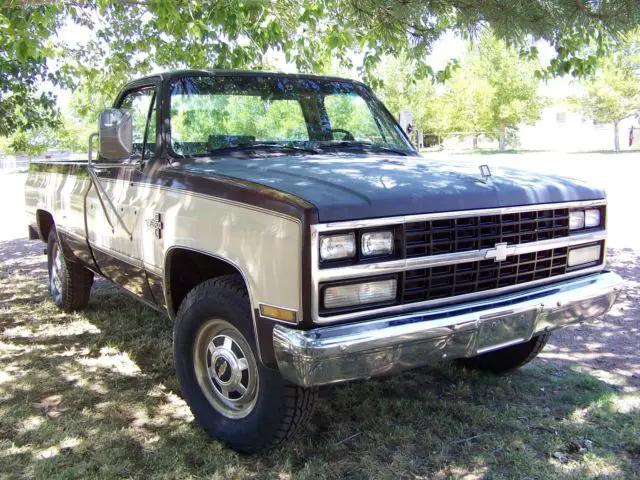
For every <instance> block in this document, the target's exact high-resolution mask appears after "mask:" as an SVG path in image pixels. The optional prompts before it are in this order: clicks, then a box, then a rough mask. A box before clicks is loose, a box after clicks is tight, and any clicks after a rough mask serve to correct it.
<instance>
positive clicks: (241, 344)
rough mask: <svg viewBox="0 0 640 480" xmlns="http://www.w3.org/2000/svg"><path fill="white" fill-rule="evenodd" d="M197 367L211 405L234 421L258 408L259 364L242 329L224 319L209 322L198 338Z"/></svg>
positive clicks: (195, 354) (197, 372)
mask: <svg viewBox="0 0 640 480" xmlns="http://www.w3.org/2000/svg"><path fill="white" fill-rule="evenodd" d="M194 368H195V372H196V377H197V379H198V383H199V385H200V388H201V389H202V391H203V393H204V394H205V396H206V397H207V400H209V403H211V405H212V406H213V407H214V408H215V409H216V410H217V411H219V412H220V413H222V414H223V415H225V416H227V417H230V418H241V417H245V416H247V415H248V414H249V413H250V412H251V411H252V410H253V407H254V406H255V403H256V398H257V393H258V383H257V372H258V369H257V365H256V361H255V359H254V357H253V353H252V351H251V348H250V347H249V345H248V344H247V343H246V341H245V340H244V338H242V335H241V334H240V332H239V331H238V330H236V329H235V328H234V327H232V326H231V325H230V324H229V323H228V322H226V321H224V320H219V319H215V320H209V321H207V322H206V323H205V324H204V325H203V326H202V327H201V328H200V330H199V332H198V335H197V336H196V342H195V351H194Z"/></svg>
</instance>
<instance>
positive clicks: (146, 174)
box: [25, 70, 621, 452]
mask: <svg viewBox="0 0 640 480" xmlns="http://www.w3.org/2000/svg"><path fill="white" fill-rule="evenodd" d="M98 130H99V132H98V133H97V134H94V135H92V138H91V139H90V140H89V149H90V153H89V159H88V160H87V161H82V162H77V161H75V162H72V161H45V162H34V163H32V164H31V165H30V168H29V174H28V178H27V182H26V189H25V195H26V210H27V214H28V218H29V223H30V224H29V225H28V228H29V234H30V238H31V239H40V240H42V241H44V242H46V243H47V248H46V252H47V255H48V268H49V286H50V292H51V297H52V299H53V302H55V303H56V304H57V305H58V306H59V307H60V308H62V309H63V310H64V311H76V310H81V309H83V308H84V307H86V306H87V304H88V302H89V296H90V292H91V287H92V283H93V279H94V275H100V276H102V277H104V278H106V279H108V280H110V281H111V282H113V283H114V284H115V285H117V286H119V287H120V288H121V289H122V290H124V291H125V292H128V293H129V294H132V295H134V296H135V297H136V298H138V299H139V300H140V301H141V302H144V303H145V304H147V305H148V306H150V307H151V308H155V309H157V310H160V311H162V312H164V313H166V314H167V315H168V316H169V317H170V318H171V319H172V320H173V321H174V329H173V332H174V333H173V349H174V359H175V368H176V372H177V376H178V379H179V383H180V386H181V389H182V391H183V395H184V398H185V400H186V401H187V403H188V404H189V406H190V408H191V410H192V412H193V414H194V416H195V418H196V419H197V421H198V422H199V423H200V424H201V425H202V427H203V428H204V429H205V430H206V431H207V433H208V434H209V435H211V436H212V437H214V438H217V439H220V440H222V441H223V442H225V443H226V444H227V445H228V446H230V447H231V448H233V449H236V450H238V451H243V452H253V451H257V450H260V449H265V448H269V447H273V446H276V445H278V444H280V443H282V442H284V441H287V440H289V439H291V438H292V437H293V435H294V434H295V432H296V431H297V430H299V429H300V427H301V426H302V425H304V423H305V421H306V420H307V419H308V418H309V416H310V414H311V411H312V407H313V404H314V401H315V398H316V391H317V387H318V386H319V385H326V384H331V383H334V382H344V381H348V380H355V379H366V378H370V377H373V376H378V375H387V374H390V373H393V372H398V371H401V370H404V369H409V368H415V367H420V366H423V365H427V364H433V363H436V362H441V361H443V360H444V361H449V360H451V361H456V362H458V363H460V364H462V365H464V366H466V367H468V368H478V369H483V370H487V371H490V372H494V373H502V372H508V371H510V370H513V369H515V368H517V367H519V366H521V365H523V364H525V363H526V362H529V361H530V360H532V359H533V358H534V357H535V356H536V355H537V354H538V353H539V352H540V351H541V350H542V348H543V347H544V346H545V344H546V342H547V340H548V339H549V336H550V334H551V332H552V331H553V330H555V329H558V328H561V327H565V326H567V325H571V324H573V323H576V322H580V321H583V320H585V319H589V318H593V317H597V316H599V315H602V314H604V313H606V312H607V311H608V310H609V309H610V308H611V306H612V304H613V303H614V301H615V300H616V297H617V294H618V291H619V287H620V282H621V280H620V278H619V277H618V276H617V275H616V274H614V273H612V272H609V271H607V270H605V239H606V228H605V226H606V218H607V209H606V196H605V192H604V191H602V190H600V189H597V188H593V187H591V186H589V185H586V184H585V183H582V182H580V181H577V180H571V179H566V178H559V177H556V176H544V175H538V174H533V173H527V172H523V171H517V170H510V169H495V168H489V167H488V166H486V165H481V166H480V168H478V166H474V165H469V164H461V165H456V164H454V163H453V162H447V161H430V160H428V159H426V158H423V157H422V156H421V155H420V154H419V153H418V152H417V151H416V150H415V149H414V147H413V146H412V144H411V142H410V140H409V138H408V137H407V135H406V133H405V132H404V131H403V130H402V128H401V127H400V126H399V125H398V123H397V122H396V121H395V120H394V118H393V116H392V115H391V114H390V113H389V111H388V110H387V109H386V108H385V107H384V105H383V104H382V103H381V102H380V101H379V100H377V99H376V97H375V96H374V94H373V93H372V91H371V90H370V89H369V88H368V87H367V86H365V85H364V84H362V83H360V82H356V81H350V80H345V79H341V78H334V77H324V76H311V75H288V74H280V73H267V72H238V71H194V70H190V71H175V72H169V73H164V74H159V75H153V76H149V77H145V78H141V79H139V80H136V81H134V82H132V83H129V84H128V85H126V86H125V87H124V89H123V90H122V92H121V93H120V94H119V95H118V96H117V98H116V99H115V102H114V104H113V108H111V109H108V110H105V111H103V112H101V114H100V116H99V121H98ZM96 136H97V137H98V138H97V142H95V140H96V138H95V137H96ZM92 142H94V143H96V144H97V149H96V155H95V158H93V157H94V154H93V152H92V151H91V150H92V145H93V143H92ZM399 394H400V395H401V393H399Z"/></svg>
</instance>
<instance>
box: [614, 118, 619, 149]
mask: <svg viewBox="0 0 640 480" xmlns="http://www.w3.org/2000/svg"><path fill="white" fill-rule="evenodd" d="M618 123H619V122H618V121H615V122H613V149H614V150H615V151H616V152H619V151H620V132H619V129H618Z"/></svg>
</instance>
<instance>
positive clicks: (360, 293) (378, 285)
mask: <svg viewBox="0 0 640 480" xmlns="http://www.w3.org/2000/svg"><path fill="white" fill-rule="evenodd" d="M397 287H398V282H397V280H396V279H395V278H391V279H388V280H378V281H375V282H366V283H356V284H351V285H337V286H335V287H327V288H325V289H324V306H325V308H342V307H352V306H355V305H366V304H369V303H382V302H388V301H391V300H394V299H395V298H396V290H397Z"/></svg>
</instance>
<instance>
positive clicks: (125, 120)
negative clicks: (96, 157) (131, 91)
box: [98, 108, 133, 162]
mask: <svg viewBox="0 0 640 480" xmlns="http://www.w3.org/2000/svg"><path fill="white" fill-rule="evenodd" d="M98 137H99V141H98V143H99V145H100V157H101V158H102V159H103V160H106V161H107V162H119V161H121V160H125V159H127V158H129V157H130V156H131V152H133V122H132V120H131V114H130V113H129V112H128V111H126V110H121V109H116V108H111V109H108V110H103V111H102V112H100V119H99V121H98Z"/></svg>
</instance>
